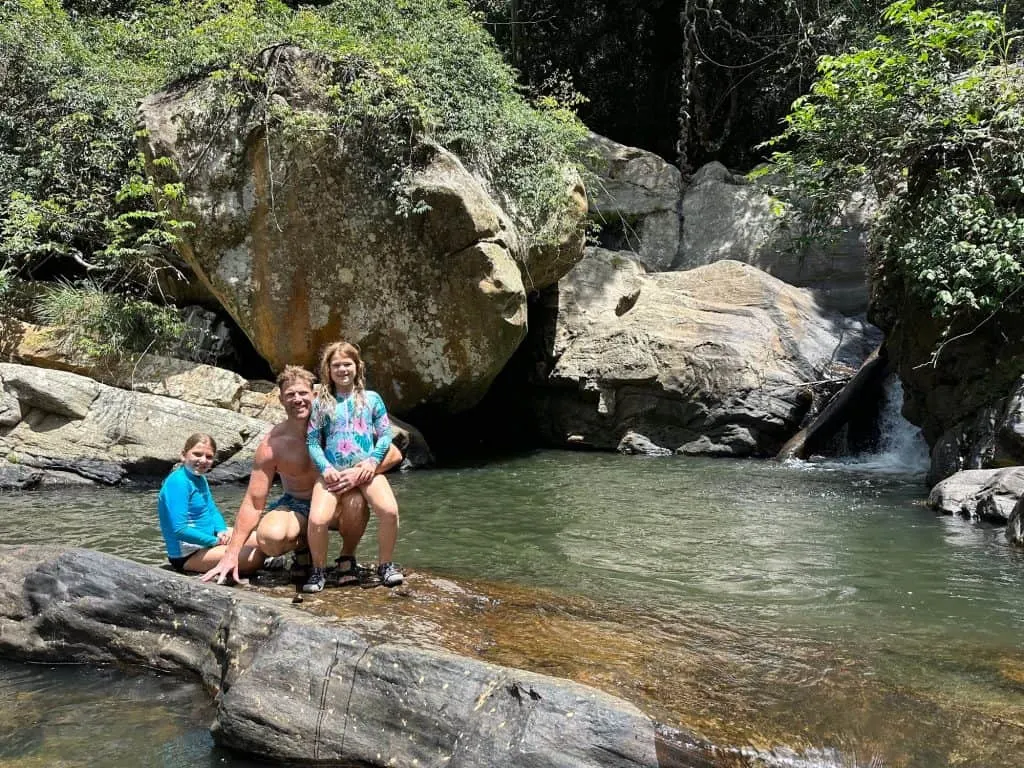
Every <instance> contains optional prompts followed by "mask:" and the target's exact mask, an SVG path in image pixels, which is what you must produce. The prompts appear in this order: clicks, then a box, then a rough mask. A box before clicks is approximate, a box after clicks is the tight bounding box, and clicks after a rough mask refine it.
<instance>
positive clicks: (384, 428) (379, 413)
mask: <svg viewBox="0 0 1024 768" xmlns="http://www.w3.org/2000/svg"><path fill="white" fill-rule="evenodd" d="M366 397H367V400H368V401H369V406H370V418H371V421H372V425H373V451H371V452H370V459H371V460H372V461H373V463H374V465H379V464H380V463H381V462H382V461H384V457H385V456H387V455H388V448H390V447H391V419H389V418H388V411H387V408H385V407H384V401H383V400H382V399H381V396H380V395H378V394H377V393H376V392H367V393H366Z"/></svg>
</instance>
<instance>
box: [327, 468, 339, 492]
mask: <svg viewBox="0 0 1024 768" xmlns="http://www.w3.org/2000/svg"><path fill="white" fill-rule="evenodd" d="M323 477H324V485H326V486H327V487H328V488H331V487H333V486H336V485H337V484H338V483H339V482H340V481H341V472H339V471H338V470H337V469H335V468H334V467H328V468H327V469H325V470H324V475H323Z"/></svg>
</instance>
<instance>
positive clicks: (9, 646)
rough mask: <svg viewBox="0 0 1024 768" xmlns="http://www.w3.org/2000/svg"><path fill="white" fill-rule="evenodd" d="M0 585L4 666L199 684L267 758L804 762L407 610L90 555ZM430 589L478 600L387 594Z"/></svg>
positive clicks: (220, 725)
mask: <svg viewBox="0 0 1024 768" xmlns="http://www.w3.org/2000/svg"><path fill="white" fill-rule="evenodd" d="M0 576H2V579H0V583H2V585H3V586H2V587H0V654H2V655H3V656H5V657H8V658H14V659H20V660H27V661H36V662H50V663H53V662H77V663H87V664H120V665H126V666H130V667H144V668H149V669H155V670H159V671H162V672H166V673H170V674H174V675H181V676H186V677H188V678H192V679H198V680H200V681H201V682H202V683H203V684H204V686H206V687H207V688H208V689H209V690H210V691H211V692H212V693H214V694H215V695H216V696H217V702H218V708H217V716H216V720H215V722H214V724H213V726H212V730H213V733H214V736H215V738H216V740H217V741H218V742H219V743H220V744H222V745H224V746H226V747H229V748H231V749H234V750H238V751H240V752H244V753H248V754H253V755H258V756H260V757H261V758H263V759H270V760H274V761H292V762H300V763H302V764H305V765H335V764H339V763H345V764H353V763H354V764H358V765H367V766H384V765H399V766H429V765H436V766H441V765H446V766H465V767H469V766H481V767H483V766H486V767H487V768H495V767H496V766H517V767H518V766H538V768H539V767H540V766H550V765H563V766H578V767H579V768H584V767H585V766H615V767H616V768H627V767H628V766H650V767H651V768H653V767H654V766H658V767H660V768H662V767H663V768H668V766H677V767H679V768H687V767H689V768H698V767H700V768H711V767H712V766H737V765H751V766H753V765H760V766H776V765H777V766H783V765H787V766H800V765H810V764H811V763H810V762H808V761H805V760H803V759H801V758H799V757H797V756H796V755H795V753H791V752H790V751H788V750H783V751H782V752H777V753H771V752H761V753H759V752H756V751H754V750H750V749H747V750H740V749H730V748H722V747H716V746H714V745H712V744H710V743H709V742H707V741H705V740H703V739H700V738H698V737H696V736H694V735H693V734H688V733H686V732H685V731H681V730H678V729H675V728H671V727H668V726H664V725H659V724H658V723H656V722H655V721H654V720H652V719H651V718H650V717H649V716H647V715H645V714H644V713H643V712H641V711H640V710H639V709H637V708H636V707H635V706H633V705H631V704H629V703H627V702H626V701H624V700H622V699H618V698H616V697H614V696H610V695H608V694H605V693H602V692H600V691H598V690H597V689H595V688H591V687H588V686H585V685H580V684H578V683H574V682H570V681H567V680H560V679H558V678H553V677H549V676H546V675H541V674H536V673H532V672H529V671H525V670H521V669H513V668H510V667H504V666H499V665H497V664H491V663H487V662H484V661H479V660H477V659H474V658H471V657H469V656H462V655H458V654H454V653H451V652H450V651H448V650H445V649H444V648H442V647H439V645H440V644H439V643H437V642H436V640H435V641H433V642H431V641H430V639H429V635H430V632H429V631H428V630H429V627H428V622H424V621H423V620H422V619H420V620H418V621H417V620H416V619H414V618H412V617H411V616H410V614H409V613H408V612H401V611H397V612H395V615H394V616H393V617H392V618H391V620H379V617H378V620H371V618H369V617H367V616H365V615H363V616H359V615H349V616H348V617H346V618H339V617H330V618H329V617H326V616H324V615H314V614H313V613H311V612H309V611H306V610H297V609H296V607H295V606H294V604H292V603H291V600H290V599H289V598H290V595H287V593H285V594H282V592H281V590H275V589H274V588H270V589H268V590H265V591H264V590H259V591H256V590H242V589H230V588H226V587H218V586H211V585H206V584H202V583H201V582H199V581H198V580H196V579H193V578H187V577H184V576H180V575H177V574H174V573H171V572H169V571H165V570H161V569H157V568H153V567H150V566H144V565H139V564H136V563H132V562H129V561H126V560H122V559H120V558H116V557H112V556H109V555H103V554H99V553H96V552H91V551H87V550H62V549H58V548H52V547H9V546H0ZM423 581H424V582H427V581H430V580H429V579H423ZM431 593H433V594H435V595H437V594H446V595H447V601H448V603H449V607H448V609H447V610H448V611H449V612H450V613H451V614H456V613H457V612H458V610H460V609H462V610H466V609H467V608H469V607H470V606H472V605H473V604H474V603H476V604H479V601H480V600H481V599H483V600H484V601H485V602H486V598H484V597H482V596H481V595H479V594H473V593H472V592H471V591H467V590H465V589H463V588H461V587H459V586H458V585H455V584H453V583H451V582H444V581H443V580H438V581H434V582H433V583H432V585H431V586H428V585H427V584H426V583H424V584H423V586H422V587H421V588H419V589H418V592H409V591H406V592H405V594H404V595H403V593H401V592H394V591H391V592H386V591H384V590H379V591H377V594H381V595H386V596H387V597H386V598H383V599H393V600H402V599H403V597H404V598H405V599H406V600H412V601H427V602H433V603H434V604H435V605H443V601H441V600H437V599H434V600H431V599H430V598H428V597H427V596H428V595H429V594H431ZM479 607H480V606H479V605H478V608H479ZM357 613H358V612H357ZM417 624H418V625H419V629H418V631H417V629H416V625H417Z"/></svg>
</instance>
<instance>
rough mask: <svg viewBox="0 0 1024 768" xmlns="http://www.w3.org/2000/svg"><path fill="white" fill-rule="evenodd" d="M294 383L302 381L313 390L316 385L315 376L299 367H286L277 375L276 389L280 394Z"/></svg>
mask: <svg viewBox="0 0 1024 768" xmlns="http://www.w3.org/2000/svg"><path fill="white" fill-rule="evenodd" d="M296 381H304V382H306V384H308V385H309V388H310V389H313V385H314V384H315V383H316V376H315V375H314V374H313V372H312V371H307V370H306V369H305V368H303V367H302V366H301V365H286V366H285V367H284V370H283V371H281V372H280V373H279V374H277V388H278V389H279V390H281V391H282V392H284V391H285V389H286V388H287V387H290V386H291V385H292V384H294V383H295V382H296Z"/></svg>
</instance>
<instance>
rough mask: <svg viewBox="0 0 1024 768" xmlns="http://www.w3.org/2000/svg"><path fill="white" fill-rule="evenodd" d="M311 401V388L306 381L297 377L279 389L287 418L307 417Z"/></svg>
mask: <svg viewBox="0 0 1024 768" xmlns="http://www.w3.org/2000/svg"><path fill="white" fill-rule="evenodd" d="M312 403H313V390H312V388H311V387H310V386H309V384H307V383H306V382H304V381H302V380H301V379H298V380H296V381H293V382H292V383H291V384H288V385H287V386H285V388H284V389H282V390H281V405H283V406H284V411H285V413H287V414H288V417H289V418H293V419H308V418H309V409H310V406H311V405H312Z"/></svg>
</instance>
